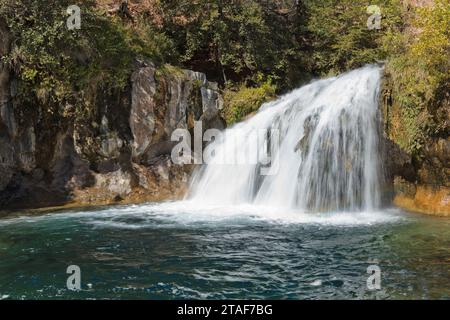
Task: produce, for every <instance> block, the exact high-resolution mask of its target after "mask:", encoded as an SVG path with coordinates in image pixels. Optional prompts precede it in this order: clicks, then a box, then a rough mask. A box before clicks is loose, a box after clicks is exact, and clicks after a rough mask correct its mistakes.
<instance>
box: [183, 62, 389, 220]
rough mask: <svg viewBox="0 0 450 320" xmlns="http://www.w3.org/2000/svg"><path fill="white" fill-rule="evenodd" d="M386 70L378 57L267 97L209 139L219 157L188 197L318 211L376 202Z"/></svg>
mask: <svg viewBox="0 0 450 320" xmlns="http://www.w3.org/2000/svg"><path fill="white" fill-rule="evenodd" d="M380 78H381V69H380V68H379V67H378V66H373V65H370V66H366V67H364V68H361V69H357V70H354V71H351V72H348V73H345V74H342V75H340V76H338V77H333V78H328V79H324V80H317V81H314V82H312V83H310V84H308V85H306V86H303V87H301V88H299V89H297V90H294V91H293V92H291V93H289V94H286V95H284V96H282V97H281V98H279V99H278V100H277V101H273V102H270V103H266V104H264V105H263V106H262V107H261V108H260V110H259V111H258V113H257V114H256V115H255V116H253V117H252V118H250V119H248V120H246V121H244V122H241V123H238V124H236V125H235V126H233V127H232V128H230V129H227V130H226V131H225V132H224V133H223V135H221V137H220V138H217V139H216V140H215V141H213V142H212V143H210V144H209V145H208V146H207V148H206V149H205V152H204V153H205V154H210V155H211V161H209V162H208V164H205V165H203V166H201V167H200V168H199V169H197V170H196V172H195V173H194V175H193V178H192V181H191V187H190V193H189V196H188V197H189V198H190V199H191V200H192V201H193V202H197V201H198V202H199V203H202V204H205V203H206V204H217V205H240V204H255V205H263V206H271V207H287V208H299V209H304V210H307V211H314V212H317V211H321V212H323V211H340V210H363V211H366V210H367V211H369V210H373V209H376V208H377V207H378V206H379V205H380V187H379V184H380V179H381V170H380V160H379V150H378V149H379V132H380V115H379V110H378V95H379V87H380ZM275 133H276V134H275ZM224 159H228V160H229V159H231V160H233V161H224ZM268 159H269V160H270V163H268V162H267V161H264V160H268ZM269 169H270V170H269ZM270 171H272V172H270ZM267 172H268V173H267Z"/></svg>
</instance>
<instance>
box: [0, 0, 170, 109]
mask: <svg viewBox="0 0 450 320" xmlns="http://www.w3.org/2000/svg"><path fill="white" fill-rule="evenodd" d="M71 4H72V2H71V1H69V0H40V1H34V0H18V1H17V0H0V18H3V19H4V20H5V21H6V23H7V25H8V27H9V29H10V32H11V34H12V35H13V38H14V43H13V46H12V50H11V53H10V55H9V56H7V57H3V60H4V62H5V63H7V64H9V65H10V67H11V69H13V70H14V71H15V73H16V74H17V75H18V77H19V80H20V81H19V98H21V99H23V100H32V99H34V98H37V99H38V100H40V101H41V102H42V103H44V104H45V105H46V106H47V108H48V111H50V112H51V113H55V112H58V110H59V108H60V106H61V105H64V104H65V103H71V104H76V105H77V106H79V105H83V106H85V105H86V103H85V102H86V101H83V99H84V100H86V99H89V96H92V93H93V92H95V90H96V88H101V89H102V90H105V91H112V90H121V89H123V88H124V87H125V86H126V85H127V84H128V81H129V76H130V73H131V71H132V68H133V62H134V60H135V58H136V57H147V58H151V59H152V60H154V61H156V62H163V61H164V57H166V56H170V52H172V51H173V50H172V47H171V42H170V41H169V40H168V39H167V38H165V36H164V34H162V33H160V32H156V31H155V30H153V29H152V27H151V25H149V24H146V23H145V22H144V21H142V20H138V21H136V22H134V23H127V22H125V21H122V20H121V19H120V18H118V17H112V16H107V15H106V13H105V12H102V11H100V10H99V9H98V8H97V7H96V6H95V2H94V1H85V2H83V4H82V5H80V8H81V29H79V30H76V29H75V30H68V28H67V27H66V20H67V18H68V14H67V13H66V9H67V7H68V6H69V5H71ZM81 111H82V110H81ZM82 112H83V111H82Z"/></svg>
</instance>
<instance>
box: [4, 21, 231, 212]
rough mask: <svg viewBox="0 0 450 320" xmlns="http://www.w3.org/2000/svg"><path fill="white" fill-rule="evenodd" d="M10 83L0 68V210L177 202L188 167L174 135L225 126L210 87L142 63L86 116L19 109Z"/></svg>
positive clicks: (193, 75) (98, 97)
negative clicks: (177, 157) (177, 161)
mask: <svg viewBox="0 0 450 320" xmlns="http://www.w3.org/2000/svg"><path fill="white" fill-rule="evenodd" d="M0 33H1V38H2V39H6V40H4V41H2V43H1V44H2V47H1V48H0V50H1V52H0V54H2V55H3V54H4V52H5V51H6V50H8V41H7V39H8V37H7V32H6V30H5V29H4V28H2V27H1V25H0ZM15 85H16V84H15V80H14V78H13V75H12V73H11V72H10V71H9V70H7V69H5V68H2V69H0V101H1V113H0V173H1V179H0V209H8V208H26V207H31V208H37V207H44V206H57V205H66V204H73V205H93V204H110V203H117V202H142V201H147V200H148V201H150V200H161V199H176V198H180V197H182V196H183V194H184V191H185V188H186V183H187V181H188V175H189V173H190V170H191V169H192V167H191V166H178V165H174V164H173V163H172V161H171V159H170V153H171V149H172V146H173V145H174V144H175V143H176V142H173V141H171V134H172V132H173V131H174V130H175V129H178V128H183V129H187V130H190V131H192V130H193V126H194V121H201V122H202V126H203V130H206V129H209V128H217V129H224V128H225V122H224V121H223V120H222V118H221V117H220V115H219V110H220V109H221V108H222V104H223V102H222V97H221V95H220V93H219V91H218V88H217V85H216V84H215V83H211V82H208V80H207V79H206V76H205V75H204V74H202V73H198V72H194V71H189V70H181V69H177V68H174V67H171V66H161V67H158V68H157V67H156V66H155V65H154V64H153V63H151V62H148V61H146V62H144V61H140V62H137V63H136V68H135V71H134V72H133V74H132V76H131V78H130V81H129V85H128V87H127V88H126V90H123V91H121V92H115V93H109V92H102V91H96V92H95V94H94V96H95V98H94V99H89V100H92V101H93V105H92V106H91V108H90V109H89V110H90V114H88V115H84V117H77V118H70V117H69V118H60V117H57V116H54V117H52V116H49V115H48V114H47V113H45V112H44V111H43V109H44V106H42V105H33V106H24V105H20V101H18V100H17V99H15V95H14V87H15ZM86 103H89V102H88V101H87V102H86ZM63 108H64V109H67V111H68V112H70V110H71V108H73V106H71V105H66V106H63Z"/></svg>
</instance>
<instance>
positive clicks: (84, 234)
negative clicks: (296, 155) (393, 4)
mask: <svg viewBox="0 0 450 320" xmlns="http://www.w3.org/2000/svg"><path fill="white" fill-rule="evenodd" d="M373 264H377V265H378V266H379V267H380V269H381V276H382V277H381V279H382V283H381V287H382V288H381V290H378V291H370V290H368V289H367V285H366V280H367V277H368V276H369V275H368V274H367V268H368V266H369V265H373ZM69 265H78V266H79V267H80V268H81V278H82V279H81V281H82V290H81V291H80V292H71V291H68V290H67V288H66V279H67V277H68V276H69V275H68V274H66V269H67V267H68V266H69ZM449 297H450V221H449V219H444V218H435V217H427V216H419V215H413V214H408V213H404V212H400V211H398V210H384V211H380V212H372V213H357V212H351V213H342V212H341V213H329V214H313V213H302V212H298V211H297V212H296V211H283V210H281V209H272V208H268V207H255V206H235V207H204V208H201V207H198V206H196V205H194V204H191V203H189V202H175V203H164V204H145V205H136V206H122V207H103V208H91V209H86V210H69V211H65V212H60V213H50V214H44V215H41V216H27V215H25V216H19V217H9V218H8V217H7V218H3V219H1V220H0V298H4V299H50V298H52V299H53V298H56V299H91V298H93V299H221V298H231V299H239V298H245V299H416V298H417V299H448V298H449Z"/></svg>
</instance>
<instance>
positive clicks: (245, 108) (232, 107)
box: [224, 79, 276, 125]
mask: <svg viewBox="0 0 450 320" xmlns="http://www.w3.org/2000/svg"><path fill="white" fill-rule="evenodd" d="M275 92H276V86H275V85H274V84H272V81H271V80H270V79H269V80H267V81H265V82H264V83H262V85H261V86H259V87H256V88H252V87H246V86H245V85H240V86H239V87H238V88H237V89H235V90H233V89H227V90H225V91H224V105H225V108H224V118H225V120H226V122H227V123H228V124H229V125H231V124H234V123H236V122H238V121H240V120H242V119H243V118H244V117H246V116H248V115H250V114H251V113H253V112H256V111H257V110H258V109H259V107H260V106H261V105H262V104H263V103H265V102H267V101H269V100H272V99H274V98H275Z"/></svg>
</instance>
